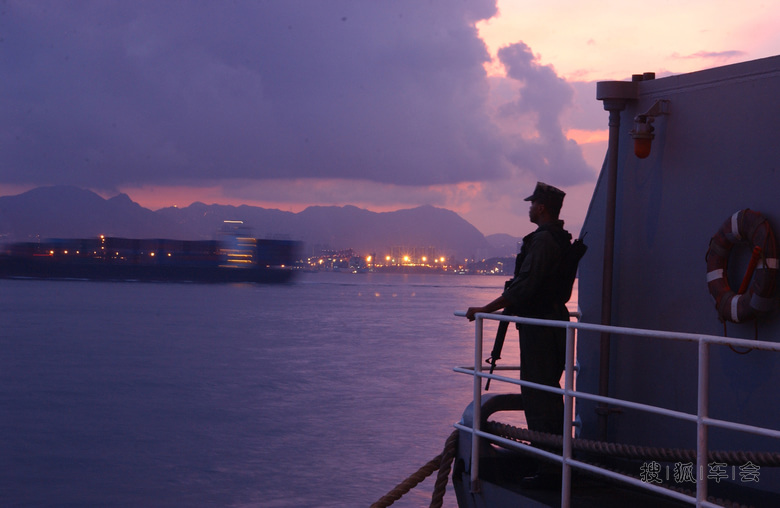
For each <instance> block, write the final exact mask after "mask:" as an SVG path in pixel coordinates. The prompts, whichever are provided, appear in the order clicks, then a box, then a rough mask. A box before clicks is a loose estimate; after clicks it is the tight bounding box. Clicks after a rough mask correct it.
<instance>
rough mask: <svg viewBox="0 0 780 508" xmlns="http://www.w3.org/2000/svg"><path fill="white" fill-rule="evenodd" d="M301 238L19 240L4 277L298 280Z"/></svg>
mask: <svg viewBox="0 0 780 508" xmlns="http://www.w3.org/2000/svg"><path fill="white" fill-rule="evenodd" d="M299 250H300V242H295V241H291V240H277V239H258V238H252V237H249V236H244V235H240V234H233V235H229V234H222V235H220V239H219V240H168V239H132V238H116V237H107V236H100V237H97V238H91V239H53V240H47V241H41V242H22V243H14V244H11V245H8V246H6V247H5V249H4V251H3V252H2V253H0V278H6V279H7V278H16V279H48V280H68V279H70V280H74V279H75V280H79V279H80V280H107V281H151V282H202V283H219V282H257V283H283V282H289V281H291V280H292V277H293V275H294V270H293V268H292V266H293V264H294V262H295V260H296V258H297V255H298V252H299Z"/></svg>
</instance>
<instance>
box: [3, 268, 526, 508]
mask: <svg viewBox="0 0 780 508" xmlns="http://www.w3.org/2000/svg"><path fill="white" fill-rule="evenodd" d="M503 282H504V279H503V278H495V277H480V276H454V275H414V276H412V275H385V274H335V273H320V274H302V276H301V277H299V278H298V279H297V280H296V282H295V283H294V284H291V285H283V286H262V285H248V284H247V285H199V284H144V283H98V282H80V281H74V282H41V281H8V280H4V281H0V318H1V319H2V332H0V348H2V353H0V505H2V506H107V507H118V506H160V507H168V506H205V507H211V506H215V507H216V506H220V507H221V506H247V507H249V506H262V507H308V506H311V507H342V506H368V505H370V504H371V503H372V502H374V501H376V500H377V499H379V498H380V497H381V496H382V495H384V494H385V493H386V492H387V491H389V490H390V489H391V488H392V487H394V486H395V485H396V484H397V483H398V482H400V481H401V480H403V479H405V478H406V477H407V476H408V475H410V474H411V473H413V472H414V471H416V470H417V468H419V467H420V466H422V465H423V464H424V463H425V462H427V461H428V460H430V459H431V458H433V457H434V456H436V455H437V454H438V453H440V452H441V450H442V447H443V445H444V441H445V439H446V438H447V436H448V435H449V434H450V432H451V431H452V430H453V428H452V424H453V423H454V422H455V421H457V420H458V419H459V418H460V414H461V412H462V411H463V409H464V408H465V406H466V405H467V404H468V402H469V401H470V387H471V379H470V378H468V377H467V376H463V375H460V374H456V373H453V372H452V368H453V367H454V366H457V365H469V364H471V363H472V362H473V358H472V355H473V353H472V348H473V333H474V332H473V325H470V324H469V323H468V322H467V321H466V320H465V319H463V318H457V317H455V316H454V315H453V312H454V311H456V310H465V309H466V307H467V306H469V305H474V304H484V303H487V302H488V301H490V300H491V299H493V298H494V297H495V296H497V294H498V293H499V291H500V288H501V287H502V286H503ZM508 344H509V343H508ZM511 344H512V345H511V346H508V349H509V350H510V352H511V353H514V352H516V348H517V346H516V342H513V343H511ZM510 357H511V355H509V356H507V357H505V358H507V362H511V361H512V360H511V358H510ZM491 388H492V387H491ZM491 391H493V390H492V389H491ZM432 489H433V479H432V478H429V479H428V480H426V482H424V483H423V484H422V485H420V486H418V487H417V489H415V490H414V491H412V492H411V493H410V494H407V496H406V497H404V499H402V500H401V501H399V502H398V503H396V504H395V505H394V506H400V507H417V506H427V505H428V502H429V501H430V495H431V491H432ZM455 504H456V503H455V496H454V493H453V492H452V490H451V488H450V490H449V491H448V493H447V495H446V496H445V506H447V507H452V506H455Z"/></svg>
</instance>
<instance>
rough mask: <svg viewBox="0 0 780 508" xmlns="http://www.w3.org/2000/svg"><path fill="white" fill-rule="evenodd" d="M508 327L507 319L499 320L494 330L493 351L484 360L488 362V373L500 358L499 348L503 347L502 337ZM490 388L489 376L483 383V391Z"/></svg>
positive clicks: (504, 336)
mask: <svg viewBox="0 0 780 508" xmlns="http://www.w3.org/2000/svg"><path fill="white" fill-rule="evenodd" d="M508 329H509V321H499V322H498V330H496V340H495V342H493V351H491V352H490V358H488V359H487V360H485V361H486V362H488V363H489V364H490V373H491V374H492V373H493V371H494V370H495V368H496V361H497V360H500V359H501V350H502V349H503V348H504V339H505V338H506V331H507V330H508ZM489 389H490V378H488V380H487V383H485V391H488V390H489Z"/></svg>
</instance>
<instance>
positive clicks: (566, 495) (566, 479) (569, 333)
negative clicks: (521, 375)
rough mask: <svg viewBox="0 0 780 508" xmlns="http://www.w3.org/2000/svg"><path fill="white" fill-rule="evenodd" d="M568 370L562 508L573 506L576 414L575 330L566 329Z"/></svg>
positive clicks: (564, 381)
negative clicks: (572, 478)
mask: <svg viewBox="0 0 780 508" xmlns="http://www.w3.org/2000/svg"><path fill="white" fill-rule="evenodd" d="M565 365H566V370H565V371H564V380H563V389H564V395H563V452H562V453H563V457H562V458H563V462H562V468H563V470H562V480H561V482H562V483H561V508H569V506H570V505H571V465H569V463H568V461H569V459H571V453H572V443H571V440H572V436H571V433H572V420H573V417H572V414H573V412H574V396H573V395H572V392H573V391H574V328H572V327H571V326H568V327H566V364H565Z"/></svg>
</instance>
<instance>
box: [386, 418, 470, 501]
mask: <svg viewBox="0 0 780 508" xmlns="http://www.w3.org/2000/svg"><path fill="white" fill-rule="evenodd" d="M457 443H458V431H457V430H455V431H453V432H452V434H450V437H448V438H447V442H446V443H445V445H444V450H443V451H442V452H441V453H440V454H439V455H437V456H436V457H434V458H432V459H431V460H429V461H428V462H427V463H426V464H425V465H424V466H423V467H421V468H420V469H418V470H417V472H415V473H413V474H412V475H411V476H409V478H407V479H406V480H404V481H402V482H401V483H399V484H398V485H396V486H395V488H394V489H392V490H391V491H390V492H388V493H387V494H385V495H384V496H382V497H381V498H379V500H378V501H377V502H375V503H374V504H372V505H371V508H387V507H388V506H390V505H392V504H393V503H395V502H396V501H398V500H399V499H401V498H402V497H403V496H404V494H406V493H407V492H409V491H410V490H412V489H413V488H415V487H416V486H417V485H419V484H420V483H421V482H422V481H423V480H425V479H426V478H428V477H429V476H430V475H431V474H433V472H434V471H436V470H437V469H438V470H439V474H438V476H437V477H436V485H435V486H434V489H433V496H432V498H431V508H434V507H436V508H441V506H442V502H443V499H444V492H445V491H446V489H447V478H448V477H449V474H450V467H451V465H452V461H453V459H454V458H455V449H456V448H457Z"/></svg>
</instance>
